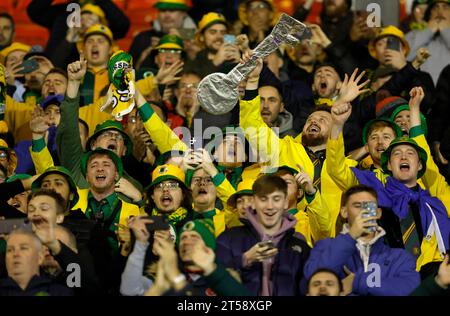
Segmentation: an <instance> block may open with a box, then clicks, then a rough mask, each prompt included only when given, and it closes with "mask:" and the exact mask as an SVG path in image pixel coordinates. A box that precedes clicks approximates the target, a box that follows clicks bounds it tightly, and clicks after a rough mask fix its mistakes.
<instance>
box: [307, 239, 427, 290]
mask: <svg viewBox="0 0 450 316" xmlns="http://www.w3.org/2000/svg"><path fill="white" fill-rule="evenodd" d="M372 263H376V264H378V266H377V267H379V268H380V269H379V271H380V274H379V278H378V279H379V281H380V282H379V284H374V283H373V282H374V281H375V280H376V277H377V276H376V273H377V271H376V270H377V269H374V268H371V266H370V264H372ZM344 265H345V266H346V267H347V268H348V269H349V270H350V271H352V272H353V273H355V279H354V281H353V292H352V294H353V295H375V296H394V295H399V296H406V295H409V294H410V293H411V292H412V291H413V290H414V289H415V288H416V287H417V286H419V284H420V276H419V274H418V273H417V272H416V270H415V267H416V262H415V260H414V258H413V257H412V256H411V255H410V254H408V253H407V252H406V251H405V250H403V249H399V248H390V247H388V246H386V245H385V244H384V243H383V239H382V238H380V239H379V240H378V241H376V242H375V243H374V244H373V245H372V248H371V251H370V256H369V271H368V272H364V265H363V262H362V260H361V257H360V254H359V251H358V249H357V248H356V241H355V240H354V239H353V238H352V237H351V236H350V235H349V234H339V235H338V236H336V238H334V239H332V238H327V239H324V240H320V241H318V242H317V243H316V245H315V246H314V248H313V250H312V251H311V256H310V257H309V259H308V262H306V265H305V278H306V279H307V280H308V279H309V278H310V277H311V275H312V274H313V273H314V272H315V271H317V270H318V269H320V268H328V269H331V270H334V271H335V272H336V273H338V274H339V276H340V277H341V279H343V278H345V277H346V276H347V274H346V273H345V272H344V270H343V267H344ZM375 283H376V282H375ZM378 285H379V286H378ZM371 286H372V287H371Z"/></svg>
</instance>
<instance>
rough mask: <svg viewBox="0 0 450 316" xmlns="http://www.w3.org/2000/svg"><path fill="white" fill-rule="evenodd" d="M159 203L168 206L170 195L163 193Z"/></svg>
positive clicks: (170, 199)
mask: <svg viewBox="0 0 450 316" xmlns="http://www.w3.org/2000/svg"><path fill="white" fill-rule="evenodd" d="M160 200H161V204H162V205H164V206H168V205H169V204H170V203H172V197H171V196H170V195H167V194H166V195H163V196H162V197H161V199H160Z"/></svg>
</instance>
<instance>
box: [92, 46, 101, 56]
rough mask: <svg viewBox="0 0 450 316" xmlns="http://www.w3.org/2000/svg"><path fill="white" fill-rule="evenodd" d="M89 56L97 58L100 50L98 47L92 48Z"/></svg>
mask: <svg viewBox="0 0 450 316" xmlns="http://www.w3.org/2000/svg"><path fill="white" fill-rule="evenodd" d="M91 56H92V58H98V57H99V56H100V52H99V51H98V49H96V48H94V49H93V50H92V51H91Z"/></svg>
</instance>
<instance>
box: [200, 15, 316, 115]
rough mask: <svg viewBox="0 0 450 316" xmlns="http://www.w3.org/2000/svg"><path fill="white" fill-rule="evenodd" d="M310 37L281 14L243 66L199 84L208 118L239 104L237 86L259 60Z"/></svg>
mask: <svg viewBox="0 0 450 316" xmlns="http://www.w3.org/2000/svg"><path fill="white" fill-rule="evenodd" d="M310 37H311V31H310V30H309V29H308V28H307V27H306V25H304V24H303V23H301V22H299V21H297V20H296V19H294V18H292V17H290V16H289V15H287V14H282V15H281V16H280V19H279V20H278V22H277V24H276V25H275V26H274V28H273V30H272V32H271V33H270V34H269V36H267V37H266V38H265V39H264V40H263V41H262V42H261V43H259V45H258V46H257V47H256V48H255V49H254V50H253V55H252V57H251V58H250V60H249V61H247V62H246V63H245V64H238V65H237V66H236V67H234V68H233V69H232V70H231V71H230V72H229V73H228V74H224V73H218V72H216V73H212V74H210V75H208V76H206V77H205V78H203V80H202V81H201V82H200V84H199V87H198V93H197V98H198V101H199V103H200V105H201V106H202V108H203V109H204V110H205V111H206V112H208V113H211V114H215V115H221V114H225V113H228V112H229V111H230V110H232V109H233V107H234V106H235V105H236V103H237V102H238V100H239V90H238V86H239V83H240V82H241V81H242V80H244V79H245V78H246V77H247V76H248V74H249V73H250V72H252V70H253V69H255V67H256V61H257V59H258V58H265V57H267V56H269V55H270V54H271V53H272V52H274V51H275V50H276V49H277V48H278V47H280V45H281V44H289V45H293V46H294V45H296V44H298V43H299V42H300V41H301V40H303V39H307V38H310Z"/></svg>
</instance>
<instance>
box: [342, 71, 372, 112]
mask: <svg viewBox="0 0 450 316" xmlns="http://www.w3.org/2000/svg"><path fill="white" fill-rule="evenodd" d="M358 71H359V70H358V68H356V69H355V71H353V73H352V75H351V76H350V77H348V75H347V74H345V78H344V82H343V83H342V86H341V89H340V91H339V97H338V99H337V100H336V103H350V102H352V101H353V100H355V99H356V98H357V97H358V96H360V95H361V94H363V93H366V92H368V91H370V89H363V88H364V86H366V85H367V84H368V83H369V82H370V80H366V81H365V82H363V83H361V84H360V81H361V79H362V78H363V77H364V75H365V74H366V72H365V71H363V72H361V74H360V75H359V76H358V77H356V75H357V74H358ZM336 103H335V104H336Z"/></svg>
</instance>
